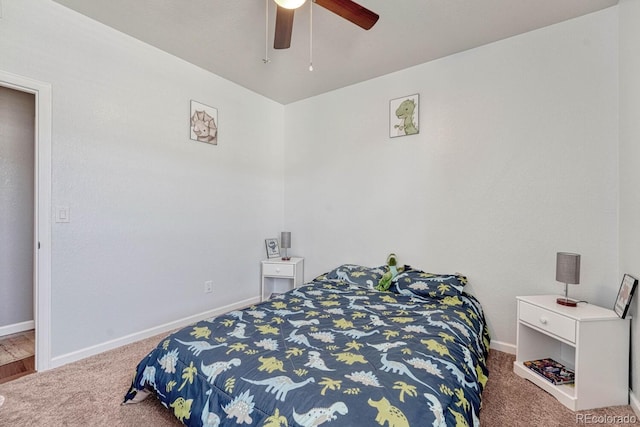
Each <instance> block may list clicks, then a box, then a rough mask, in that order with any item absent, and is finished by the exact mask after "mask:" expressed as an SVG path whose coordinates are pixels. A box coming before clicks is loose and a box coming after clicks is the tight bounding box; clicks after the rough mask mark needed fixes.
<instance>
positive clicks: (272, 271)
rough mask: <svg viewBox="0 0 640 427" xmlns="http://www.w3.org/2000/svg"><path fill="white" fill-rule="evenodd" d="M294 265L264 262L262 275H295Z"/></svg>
mask: <svg viewBox="0 0 640 427" xmlns="http://www.w3.org/2000/svg"><path fill="white" fill-rule="evenodd" d="M293 271H294V265H292V264H278V263H273V264H269V263H266V262H265V263H263V264H262V275H263V276H269V277H293Z"/></svg>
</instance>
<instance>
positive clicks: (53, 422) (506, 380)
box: [0, 337, 640, 427]
mask: <svg viewBox="0 0 640 427" xmlns="http://www.w3.org/2000/svg"><path fill="white" fill-rule="evenodd" d="M161 338H162V337H154V338H150V339H147V340H143V341H140V342H138V343H134V344H130V345H128V346H124V347H121V348H119V349H116V350H112V351H109V352H106V353H103V354H100V355H97V356H94V357H90V358H88V359H85V360H82V361H79V362H76V363H72V364H69V365H66V366H63V367H61V368H57V369H53V370H50V371H47V372H43V373H36V374H32V375H28V376H26V377H22V378H20V379H18V380H15V381H12V382H9V383H5V384H1V385H0V395H3V396H4V397H5V402H4V405H2V407H0V426H3V427H4V426H56V427H57V426H70V427H74V426H127V427H128V426H131V427H133V426H141V425H145V426H154V427H155V426H177V425H181V424H180V423H179V422H178V421H177V420H176V419H175V418H173V415H172V413H171V412H170V411H168V410H167V409H165V408H164V407H163V406H162V405H160V403H159V402H158V401H157V399H154V398H149V399H147V400H145V401H143V402H142V403H139V404H137V405H121V402H122V397H123V396H124V393H125V392H126V390H127V388H128V387H129V384H130V382H131V379H132V376H133V373H134V369H135V366H136V365H137V363H138V361H139V360H140V359H141V358H142V357H144V356H145V355H146V354H147V353H148V351H149V350H150V349H151V348H152V347H153V346H155V344H156V343H157V342H158V341H159V340H160V339H161ZM513 359H514V358H513V356H512V355H509V354H506V353H501V352H498V351H492V352H491V355H490V356H489V360H488V363H489V370H490V373H489V382H488V383H487V388H486V390H485V392H484V395H483V409H482V411H481V412H480V420H481V423H482V425H483V426H488V427H493V426H496V427H503V426H515V427H520V426H521V427H537V426H540V427H553V426H557V427H566V426H576V425H580V424H584V423H580V422H576V421H579V420H580V418H577V417H580V416H582V417H584V416H585V415H588V416H590V417H592V418H590V419H591V420H592V424H595V423H594V422H593V420H600V421H602V420H604V421H607V420H610V421H615V420H616V418H615V417H619V418H622V417H624V416H628V417H633V416H634V414H633V411H632V410H631V408H630V407H629V406H618V407H612V408H604V409H598V410H593V411H582V412H578V413H574V412H571V411H569V410H568V409H566V408H565V407H564V406H562V405H561V404H560V403H558V402H557V401H556V400H555V399H554V398H553V397H551V396H550V395H548V394H546V393H545V392H543V391H542V390H540V389H539V388H538V387H536V386H535V385H533V384H531V383H529V382H528V381H526V380H523V379H522V378H520V377H518V376H516V375H515V374H514V373H513V369H512V364H513ZM604 416H608V417H609V418H596V417H604ZM583 419H584V418H583ZM638 424H640V423H638ZM330 425H331V424H328V425H327V426H330ZM598 425H601V426H602V425H608V426H627V425H628V424H623V423H615V422H609V423H602V422H600V423H598ZM323 427H324V426H323ZM334 427H344V426H337V425H336V426H334ZM366 427H375V426H366ZM419 427H427V426H419Z"/></svg>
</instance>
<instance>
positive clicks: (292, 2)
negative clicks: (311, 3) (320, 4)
mask: <svg viewBox="0 0 640 427" xmlns="http://www.w3.org/2000/svg"><path fill="white" fill-rule="evenodd" d="M305 1H307V0H275V2H276V4H277V5H278V6H280V7H284V8H285V9H297V8H299V7H300V6H302V5H303V4H304V2H305Z"/></svg>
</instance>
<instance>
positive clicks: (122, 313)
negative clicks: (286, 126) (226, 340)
mask: <svg viewBox="0 0 640 427" xmlns="http://www.w3.org/2000/svg"><path fill="white" fill-rule="evenodd" d="M0 69H2V70H4V71H8V72H11V73H14V74H18V75H22V76H27V77H30V78H33V79H36V80H39V81H44V82H49V83H51V85H52V98H53V101H52V102H53V117H52V122H53V125H52V128H53V131H52V132H53V133H52V151H53V154H52V170H53V183H52V198H53V200H52V205H53V206H69V207H70V209H71V222H70V223H68V224H64V223H62V224H61V223H55V224H53V227H52V233H53V235H52V241H53V244H52V289H51V294H52V307H51V312H52V318H51V325H52V356H53V357H54V358H55V357H59V356H62V355H65V354H69V353H71V352H74V351H78V350H81V349H85V348H87V347H90V346H93V345H98V344H101V343H104V342H106V341H109V340H112V339H117V338H119V337H123V336H127V335H129V334H134V333H136V332H139V331H141V330H145V329H147V328H151V327H155V326H157V325H161V324H164V323H168V322H172V321H174V320H176V319H181V318H185V317H188V316H192V315H194V314H196V313H201V312H205V311H208V310H212V309H215V308H216V307H223V306H225V305H228V304H231V303H237V302H238V301H242V300H247V299H250V298H255V297H257V296H258V293H259V283H260V282H259V261H260V259H261V258H263V257H264V240H263V239H264V238H265V237H270V236H273V235H276V233H277V232H278V231H280V229H281V226H282V217H283V195H282V187H283V174H282V168H281V163H280V162H281V160H280V159H281V156H282V148H283V147H282V139H283V131H282V124H283V107H282V106H281V105H280V104H277V103H275V102H272V101H270V100H268V99H266V98H264V97H262V96H259V95H257V94H255V93H253V92H250V91H248V90H246V89H244V88H241V87H239V86H237V85H235V84H233V83H230V82H229V81H226V80H224V79H222V78H220V77H217V76H215V75H212V74H211V73H208V72H206V71H204V70H202V69H200V68H197V67H195V66H193V65H190V64H188V63H186V62H184V61H182V60H179V59H177V58H175V57H173V56H171V55H168V54H166V53H163V52H161V51H159V50H157V49H155V48H152V47H150V46H148V45H145V44H143V43H141V42H139V41H136V40H134V39H132V38H130V37H128V36H125V35H123V34H121V33H119V32H117V31H115V30H112V29H110V28H107V27H105V26H103V25H101V24H99V23H97V22H95V21H92V20H90V19H88V18H86V17H83V16H81V15H79V14H77V13H75V12H72V11H70V10H68V9H66V8H64V7H62V6H60V5H58V4H56V3H53V2H51V1H49V0H4V1H3V17H2V20H1V21H0ZM191 99H195V100H197V101H199V102H202V103H204V104H208V105H211V106H213V107H216V108H218V112H219V120H220V123H219V145H218V146H212V145H208V144H203V143H197V142H194V141H191V140H190V139H189V102H190V100H191ZM205 280H213V281H214V283H215V286H216V289H217V292H215V293H213V294H204V293H203V285H204V281H205Z"/></svg>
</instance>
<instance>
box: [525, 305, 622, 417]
mask: <svg viewBox="0 0 640 427" xmlns="http://www.w3.org/2000/svg"><path fill="white" fill-rule="evenodd" d="M517 303H518V329H517V350H516V361H515V362H514V367H513V370H514V372H515V373H516V374H518V375H519V376H521V377H523V378H525V379H527V380H529V381H531V382H532V383H534V384H536V385H537V386H539V387H540V388H542V389H543V390H545V391H546V392H548V393H549V394H551V395H552V396H554V397H555V398H556V399H557V400H558V401H559V402H560V403H562V404H563V405H565V406H566V407H567V408H569V409H571V410H573V411H578V410H582V409H593V408H600V407H604V406H614V405H626V404H628V401H629V390H628V382H629V319H620V318H619V317H618V316H617V315H616V314H615V312H614V311H613V310H609V309H606V308H602V307H598V306H595V305H593V304H587V303H580V304H578V306H577V307H565V306H562V305H559V304H557V303H556V296H554V295H537V296H525V297H517ZM547 357H549V358H552V359H554V360H556V361H557V362H560V363H562V364H563V365H565V366H566V367H568V368H569V369H572V370H574V371H575V383H574V384H562V385H555V384H552V383H551V382H549V381H547V380H546V379H544V378H543V377H542V376H540V375H539V374H537V373H536V372H534V371H532V370H531V369H529V368H527V367H526V366H524V362H525V361H528V360H536V359H542V358H547Z"/></svg>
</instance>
